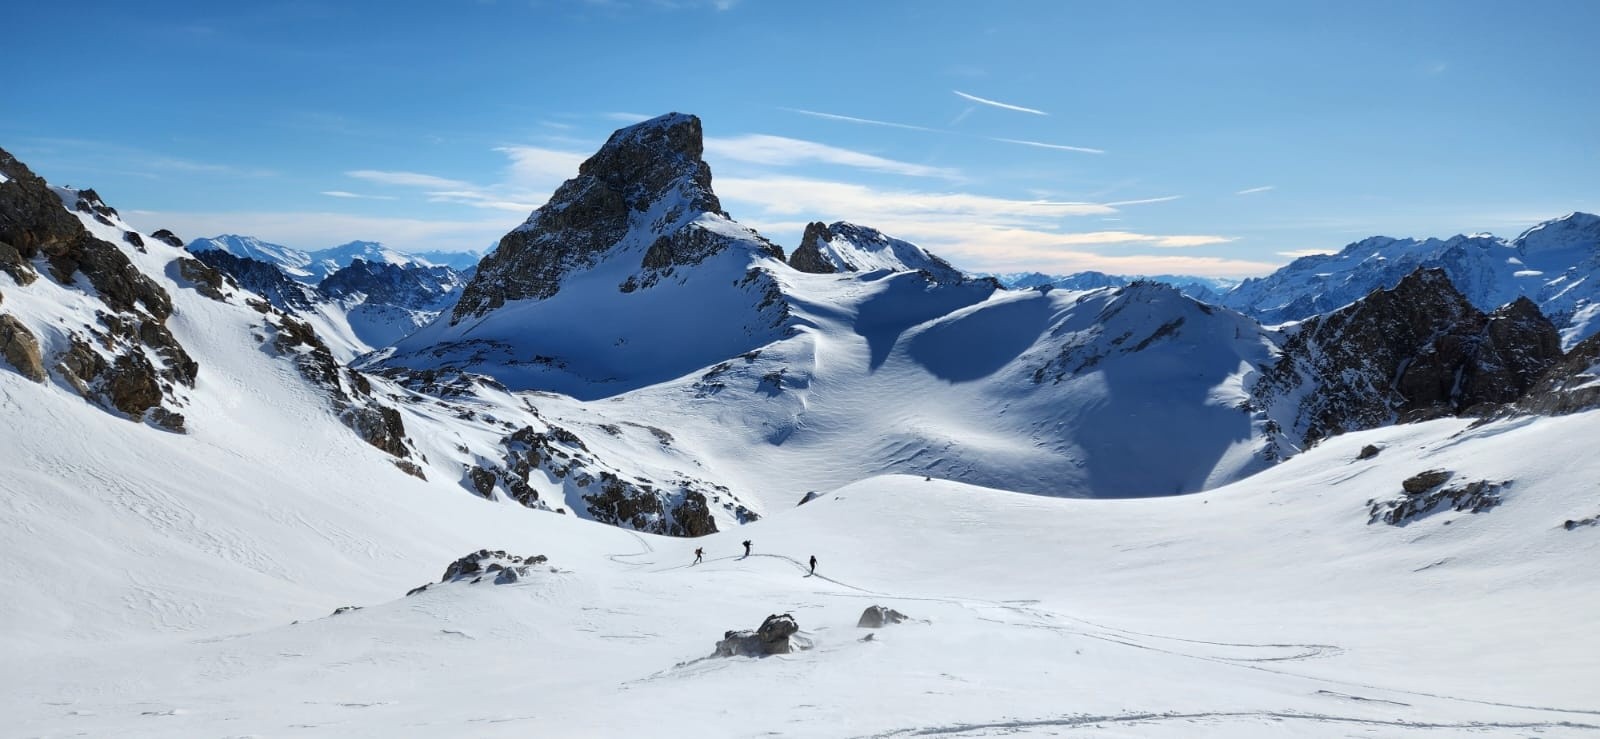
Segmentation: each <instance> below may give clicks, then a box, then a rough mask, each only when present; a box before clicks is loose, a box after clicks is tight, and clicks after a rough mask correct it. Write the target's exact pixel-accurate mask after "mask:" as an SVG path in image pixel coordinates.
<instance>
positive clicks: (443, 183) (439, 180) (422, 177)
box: [345, 169, 471, 190]
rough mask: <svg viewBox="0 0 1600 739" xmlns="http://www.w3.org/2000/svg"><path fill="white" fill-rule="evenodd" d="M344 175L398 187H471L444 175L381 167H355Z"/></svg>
mask: <svg viewBox="0 0 1600 739" xmlns="http://www.w3.org/2000/svg"><path fill="white" fill-rule="evenodd" d="M345 176H347V177H354V178H356V179H358V180H366V181H367V182H376V183H378V184H380V185H398V186H400V187H433V188H438V189H441V190H459V189H462V188H467V187H471V185H469V184H467V183H465V182H462V181H461V180H452V179H448V178H445V177H435V176H434V175H431V174H421V173H418V172H395V171H390V170H381V169H355V170H351V171H349V172H345Z"/></svg>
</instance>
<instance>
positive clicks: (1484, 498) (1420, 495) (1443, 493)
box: [1367, 471, 1511, 526]
mask: <svg viewBox="0 0 1600 739" xmlns="http://www.w3.org/2000/svg"><path fill="white" fill-rule="evenodd" d="M1430 474H1439V473H1437V471H1436V472H1432V473H1429V472H1425V473H1423V475H1430ZM1442 474H1444V475H1445V476H1446V477H1448V476H1449V474H1450V473H1448V472H1446V473H1442ZM1423 475H1418V476H1417V477H1413V478H1411V479H1410V480H1407V481H1406V482H1405V484H1404V485H1403V486H1404V488H1405V495H1402V496H1400V497H1398V498H1391V499H1388V500H1374V501H1372V502H1371V508H1370V510H1368V518H1367V523H1368V524H1369V525H1370V524H1374V523H1378V522H1380V521H1381V522H1383V523H1386V524H1389V525H1390V526H1404V525H1406V524H1408V523H1410V522H1412V521H1415V520H1417V519H1419V518H1423V517H1425V516H1429V515H1432V514H1434V513H1438V512H1440V511H1443V510H1447V509H1451V510H1455V511H1459V512H1465V513H1482V512H1484V511H1487V510H1489V509H1491V508H1494V507H1495V506H1498V505H1500V503H1501V502H1502V500H1501V498H1500V491H1501V490H1504V489H1505V488H1506V487H1507V486H1509V485H1510V484H1511V483H1510V482H1489V481H1487V480H1475V481H1473V482H1469V483H1466V484H1463V485H1453V486H1451V487H1440V485H1442V484H1443V480H1440V481H1439V482H1434V483H1433V484H1431V485H1428V486H1427V487H1422V488H1420V489H1415V490H1414V488H1418V486H1421V485H1423V484H1426V483H1427V482H1429V481H1430V480H1431V479H1432V478H1430V480H1419V478H1421V477H1422V476H1423ZM1414 481H1415V482H1414Z"/></svg>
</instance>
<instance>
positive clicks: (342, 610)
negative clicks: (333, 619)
mask: <svg viewBox="0 0 1600 739" xmlns="http://www.w3.org/2000/svg"><path fill="white" fill-rule="evenodd" d="M359 610H361V606H339V607H338V608H335V609H333V613H330V614H328V615H329V616H343V615H344V614H346V613H353V612H355V611H359Z"/></svg>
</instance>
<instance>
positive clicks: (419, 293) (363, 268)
mask: <svg viewBox="0 0 1600 739" xmlns="http://www.w3.org/2000/svg"><path fill="white" fill-rule="evenodd" d="M461 287H462V281H461V273H460V272H457V271H456V270H453V269H451V268H449V267H430V266H424V265H420V264H385V263H379V262H369V261H367V260H365V259H356V260H355V261H353V262H351V263H350V266H348V267H345V268H344V269H341V270H338V271H337V272H334V273H333V274H330V275H328V276H327V277H326V278H323V280H322V282H320V283H318V285H317V290H318V291H319V292H321V293H322V294H323V295H325V296H327V297H329V298H332V299H334V300H348V299H351V298H360V300H361V302H362V303H363V304H366V305H393V306H398V307H401V308H405V309H407V310H419V311H430V312H435V313H436V312H438V311H440V310H442V309H444V308H445V307H447V305H448V304H449V303H450V302H451V301H453V300H455V299H456V295H457V293H458V291H459V290H460V289H461Z"/></svg>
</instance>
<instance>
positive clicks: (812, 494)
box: [795, 490, 822, 507]
mask: <svg viewBox="0 0 1600 739" xmlns="http://www.w3.org/2000/svg"><path fill="white" fill-rule="evenodd" d="M820 497H822V493H819V492H817V491H815V490H811V491H808V492H807V493H806V494H805V495H804V496H802V497H801V498H800V502H799V503H796V504H795V506H796V507H798V506H803V505H805V504H807V503H810V502H811V501H813V500H816V499H817V498H820Z"/></svg>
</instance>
